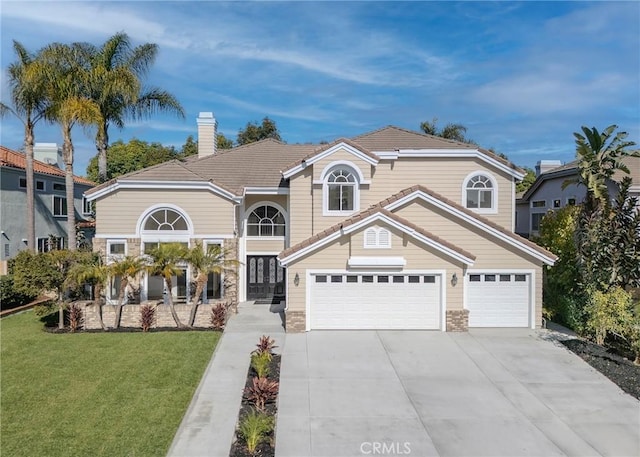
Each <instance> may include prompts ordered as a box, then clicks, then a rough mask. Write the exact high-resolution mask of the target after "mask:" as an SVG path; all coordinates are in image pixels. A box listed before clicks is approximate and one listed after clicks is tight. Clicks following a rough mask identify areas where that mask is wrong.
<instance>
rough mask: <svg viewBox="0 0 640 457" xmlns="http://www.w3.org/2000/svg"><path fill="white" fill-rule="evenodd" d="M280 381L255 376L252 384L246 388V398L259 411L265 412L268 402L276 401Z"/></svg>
mask: <svg viewBox="0 0 640 457" xmlns="http://www.w3.org/2000/svg"><path fill="white" fill-rule="evenodd" d="M278 387H279V383H278V381H274V380H272V379H269V378H258V377H254V378H253V382H252V384H251V386H249V387H247V388H246V389H245V390H244V398H245V399H246V400H247V401H248V402H249V403H252V404H253V405H254V406H255V407H256V409H257V410H258V411H263V412H264V407H265V405H266V404H267V403H269V402H272V401H275V399H276V397H277V395H278Z"/></svg>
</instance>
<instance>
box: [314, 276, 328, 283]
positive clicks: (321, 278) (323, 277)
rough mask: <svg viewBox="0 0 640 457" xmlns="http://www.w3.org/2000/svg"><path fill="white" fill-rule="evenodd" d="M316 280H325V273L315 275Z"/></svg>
mask: <svg viewBox="0 0 640 457" xmlns="http://www.w3.org/2000/svg"><path fill="white" fill-rule="evenodd" d="M316 282H327V277H326V276H325V275H316Z"/></svg>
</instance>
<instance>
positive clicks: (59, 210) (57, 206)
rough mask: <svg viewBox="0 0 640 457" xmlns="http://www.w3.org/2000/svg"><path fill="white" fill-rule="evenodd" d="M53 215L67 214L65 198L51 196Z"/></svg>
mask: <svg viewBox="0 0 640 457" xmlns="http://www.w3.org/2000/svg"><path fill="white" fill-rule="evenodd" d="M53 215H54V216H66V215H67V199H66V198H65V197H58V196H55V195H54V197H53Z"/></svg>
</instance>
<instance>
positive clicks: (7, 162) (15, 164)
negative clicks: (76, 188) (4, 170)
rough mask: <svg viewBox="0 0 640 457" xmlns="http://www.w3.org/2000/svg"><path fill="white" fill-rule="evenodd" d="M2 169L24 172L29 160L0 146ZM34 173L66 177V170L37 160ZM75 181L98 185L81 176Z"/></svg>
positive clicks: (34, 162)
mask: <svg viewBox="0 0 640 457" xmlns="http://www.w3.org/2000/svg"><path fill="white" fill-rule="evenodd" d="M0 167H8V168H16V169H20V170H24V169H26V167H27V158H26V157H25V155H24V154H23V153H21V152H18V151H14V150H13V149H9V148H6V147H4V146H0ZM33 172H34V173H39V174H44V175H51V176H59V177H61V178H64V176H65V173H64V170H61V169H60V168H58V167H54V166H53V165H49V164H47V163H44V162H40V161H39V160H35V159H34V160H33ZM73 181H74V182H76V183H78V184H84V185H87V186H95V185H96V184H95V183H94V182H92V181H89V180H88V179H86V178H83V177H81V176H74V177H73Z"/></svg>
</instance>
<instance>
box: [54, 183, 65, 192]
mask: <svg viewBox="0 0 640 457" xmlns="http://www.w3.org/2000/svg"><path fill="white" fill-rule="evenodd" d="M53 190H59V191H62V192H64V191H66V190H67V186H65V185H64V184H60V183H59V182H54V183H53Z"/></svg>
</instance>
